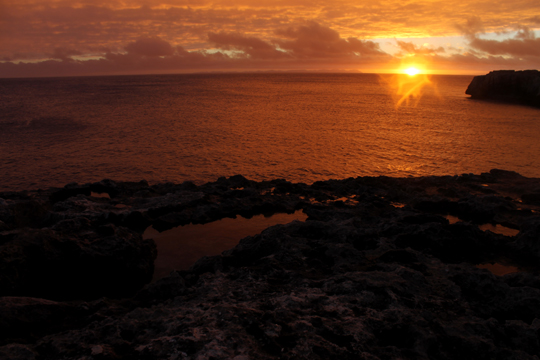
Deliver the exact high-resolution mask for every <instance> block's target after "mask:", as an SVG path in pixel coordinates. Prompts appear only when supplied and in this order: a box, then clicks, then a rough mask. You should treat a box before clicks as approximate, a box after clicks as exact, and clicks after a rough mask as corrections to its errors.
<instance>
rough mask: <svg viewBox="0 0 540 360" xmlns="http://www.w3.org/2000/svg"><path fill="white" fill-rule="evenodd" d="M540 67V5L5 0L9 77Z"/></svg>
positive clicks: (4, 70) (2, 70)
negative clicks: (413, 67) (412, 67)
mask: <svg viewBox="0 0 540 360" xmlns="http://www.w3.org/2000/svg"><path fill="white" fill-rule="evenodd" d="M410 66H415V67H418V68H420V69H421V70H422V71H423V72H425V73H436V74H484V73H487V72H489V71H492V70H499V69H516V70H524V69H539V68H540V1H538V0H480V1H466V0H443V1H440V0H423V1H418V0H384V1H375V0H354V1H353V0H336V1H320V0H286V1H285V0H277V1H273V0H215V1H206V0H0V77H3V78H5V77H35V76H78V75H115V74H159V73H186V72H207V71H347V72H369V73H393V72H401V71H402V70H403V69H404V68H407V67H410Z"/></svg>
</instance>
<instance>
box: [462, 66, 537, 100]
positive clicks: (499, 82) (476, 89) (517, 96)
mask: <svg viewBox="0 0 540 360" xmlns="http://www.w3.org/2000/svg"><path fill="white" fill-rule="evenodd" d="M465 93H466V94H468V95H471V97H472V98H473V99H489V100H497V101H506V102H518V103H524V104H528V105H533V106H536V107H540V72H539V71H538V70H525V71H514V70H499V71H492V72H490V73H489V74H487V75H481V76H475V77H474V78H473V80H472V82H471V83H470V84H469V87H468V88H467V90H466V91H465Z"/></svg>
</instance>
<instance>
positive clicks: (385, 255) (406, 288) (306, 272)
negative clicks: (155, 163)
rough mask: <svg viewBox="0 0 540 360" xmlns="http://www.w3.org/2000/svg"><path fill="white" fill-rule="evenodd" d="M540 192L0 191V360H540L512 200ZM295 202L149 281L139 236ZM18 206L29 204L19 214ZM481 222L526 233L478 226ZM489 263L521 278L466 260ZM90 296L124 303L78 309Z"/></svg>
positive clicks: (317, 187)
mask: <svg viewBox="0 0 540 360" xmlns="http://www.w3.org/2000/svg"><path fill="white" fill-rule="evenodd" d="M538 184H539V181H538V179H529V178H526V177H522V176H520V175H519V174H517V173H514V172H508V171H504V170H492V171H490V172H489V173H484V174H481V175H475V174H463V175H461V176H441V177H436V176H427V177H421V178H402V179H394V178H389V177H376V178H374V177H363V178H356V179H353V178H350V179H344V180H331V181H324V182H317V183H315V184H313V185H306V184H292V183H290V182H288V181H286V180H272V181H263V182H254V181H250V180H248V179H245V178H244V177H241V176H235V177H232V178H229V179H227V178H220V179H218V181H216V182H213V183H208V184H204V185H201V186H196V185H194V184H192V183H183V184H179V185H177V184H172V183H167V184H158V185H153V186H148V184H146V183H144V182H140V183H122V182H112V181H103V182H101V183H100V185H99V186H100V187H98V185H93V184H90V185H85V186H86V187H92V191H98V190H99V191H100V192H107V193H108V194H110V195H111V199H109V198H100V197H91V196H88V195H87V194H86V193H84V191H86V190H84V189H85V186H79V185H75V184H72V185H69V186H68V187H67V188H69V189H71V190H72V192H71V195H69V192H68V191H64V192H63V194H61V195H62V196H60V195H58V194H57V192H58V189H52V190H47V191H42V192H24V193H0V198H1V199H3V200H0V220H1V221H3V222H4V224H5V225H4V230H3V231H0V252H1V254H0V291H2V292H3V294H4V295H8V294H10V295H17V297H4V298H0V332H1V331H2V330H3V332H2V333H1V335H0V340H1V341H2V342H1V343H0V357H2V356H3V357H6V358H10V359H33V358H35V359H66V360H68V359H98V358H102V359H235V360H245V359H265V360H266V359H268V360H269V359H328V358H339V359H397V358H402V359H457V358H475V359H476V358H478V359H538V353H539V352H540V345H539V340H538V339H539V334H540V310H539V309H540V300H539V299H540V276H539V274H540V268H539V266H538V260H539V259H538V257H539V256H540V250H539V249H538V239H539V238H540V237H539V233H540V226H539V225H538V224H540V220H539V219H540V215H539V214H540V206H539V204H537V202H536V201H534V196H532V197H530V196H528V195H527V196H525V198H524V199H523V203H521V202H520V201H519V198H523V196H522V195H523V194H538V192H539V189H538V187H539V185H538ZM488 193H489V194H488ZM53 194H57V195H55V196H52V195H53ZM68 195H69V196H68ZM66 196H68V197H66ZM53 200H54V201H53ZM526 200H527V201H526ZM29 204H30V205H29ZM32 204H33V205H32ZM36 204H38V205H39V206H41V207H42V209H44V210H45V211H40V210H39V207H36V206H34V205H36ZM300 208H301V209H303V211H304V213H305V214H307V215H308V216H309V218H308V220H307V221H305V222H300V221H295V222H292V223H289V224H284V225H277V226H273V227H270V228H268V229H266V230H264V231H262V232H261V233H260V234H257V235H254V236H250V237H246V238H244V239H242V240H241V241H240V243H239V244H238V245H236V246H235V247H233V248H232V249H230V250H227V251H225V252H223V253H222V254H221V255H217V256H211V257H203V258H202V259H200V260H198V261H197V262H196V263H195V264H194V265H193V266H192V267H191V268H190V269H189V270H187V271H181V272H177V271H173V272H171V274H170V275H169V276H167V277H165V278H163V279H160V280H157V281H155V282H153V283H150V284H146V285H144V283H145V282H146V281H149V279H150V276H151V265H152V260H153V256H154V255H155V253H154V251H155V249H154V248H153V245H152V243H151V242H147V241H143V240H142V239H141V233H142V232H143V231H144V229H145V228H146V227H147V226H154V228H156V229H157V228H162V229H164V228H168V227H171V226H177V225H181V224H187V223H206V222H209V221H214V220H217V219H221V218H224V217H235V216H237V215H243V216H246V217H249V216H253V215H256V214H260V213H268V214H272V213H275V212H280V211H285V212H292V211H294V210H296V209H300ZM13 209H29V210H28V211H27V210H24V211H22V210H21V211H19V210H18V212H17V214H18V215H17V217H18V218H19V220H18V222H16V221H14V220H13V219H14V212H13ZM32 209H34V210H32ZM448 214H450V215H453V216H455V217H458V218H459V219H460V220H462V221H460V222H458V223H455V224H450V223H451V222H453V221H454V219H452V218H450V217H448V219H449V220H451V221H449V220H448V219H447V218H445V217H444V216H446V215H448ZM4 219H5V221H4ZM483 221H489V222H493V223H497V224H508V225H511V226H512V227H514V228H519V230H520V233H519V234H518V235H517V236H514V237H507V236H503V235H500V234H496V233H494V232H491V231H481V230H480V229H479V228H478V226H477V225H475V224H476V223H480V222H483ZM18 224H22V225H23V227H20V226H19V225H18ZM499 259H503V260H504V263H509V264H512V265H514V266H516V268H518V269H519V270H520V272H518V273H513V274H507V275H504V276H495V275H493V274H491V273H490V272H489V271H488V270H486V269H480V268H478V267H477V266H476V265H477V264H479V263H482V264H484V263H495V262H497V261H498V260H499ZM143 285H144V286H143ZM141 287H142V289H141ZM135 293H136V294H135ZM134 294H135V296H133V295H134ZM24 295H27V296H43V297H49V298H50V299H72V300H71V301H60V300H58V301H51V300H43V299H35V298H24V297H21V296H24ZM99 296H109V297H112V296H117V297H124V298H114V299H108V298H101V299H96V300H93V301H91V300H85V301H84V302H81V301H80V300H77V299H80V298H83V297H87V298H89V299H93V298H96V297H99ZM132 296H133V297H132ZM125 297H128V298H125Z"/></svg>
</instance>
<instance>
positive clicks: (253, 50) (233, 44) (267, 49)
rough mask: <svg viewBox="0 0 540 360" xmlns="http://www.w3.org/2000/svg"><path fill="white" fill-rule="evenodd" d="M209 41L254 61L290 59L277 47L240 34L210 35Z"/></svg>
mask: <svg viewBox="0 0 540 360" xmlns="http://www.w3.org/2000/svg"><path fill="white" fill-rule="evenodd" d="M208 40H209V41H210V42H211V43H213V44H215V45H216V46H217V47H218V48H220V49H223V50H238V51H241V52H242V53H243V54H245V55H247V56H249V57H251V58H253V59H278V58H285V57H288V55H287V54H286V53H284V52H283V51H279V50H277V49H276V47H275V46H273V45H271V44H269V43H267V42H265V41H263V40H261V39H258V38H255V37H248V36H244V35H241V34H238V33H225V32H220V33H209V34H208Z"/></svg>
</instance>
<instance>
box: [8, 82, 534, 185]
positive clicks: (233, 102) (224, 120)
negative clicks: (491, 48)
mask: <svg viewBox="0 0 540 360" xmlns="http://www.w3.org/2000/svg"><path fill="white" fill-rule="evenodd" d="M471 79H472V77H471V76H433V77H431V78H430V80H431V85H427V86H424V87H420V88H421V92H420V95H422V96H421V97H414V98H410V99H409V98H405V100H406V101H403V102H402V103H401V104H400V106H396V104H397V103H398V102H399V98H400V95H398V92H400V90H401V93H403V92H404V89H405V90H406V86H405V88H403V87H402V88H401V89H400V87H399V86H398V83H397V78H393V77H391V76H384V77H381V76H378V75H372V74H354V75H353V74H197V75H159V76H122V77H86V78H56V79H0V134H1V136H0V139H1V140H0V174H1V176H0V179H1V182H0V190H22V189H37V188H47V187H50V186H63V185H65V184H66V183H69V182H79V183H85V182H93V181H99V180H101V179H104V178H110V179H114V180H119V181H123V180H129V181H139V180H141V179H146V180H148V181H149V182H150V183H158V182H165V181H173V182H182V181H185V180H192V181H195V182H196V183H202V182H206V181H214V180H216V179H217V178H218V177H220V176H231V175H235V174H242V175H244V176H246V177H247V178H249V179H253V180H263V179H274V178H286V179H288V180H290V181H293V182H306V183H311V182H313V181H316V180H324V179H330V178H347V177H351V176H364V175H369V176H377V175H388V176H410V175H413V176H418V175H443V174H461V173H468V172H474V173H480V172H485V171H488V170H490V169H492V168H502V169H507V170H514V171H517V172H519V173H521V174H523V175H526V176H535V177H540V161H538V160H537V159H538V156H539V155H540V141H538V139H539V138H540V110H539V109H535V108H531V107H526V106H518V105H505V104H496V103H490V102H483V101H475V100H470V99H469V98H468V96H467V95H465V89H466V88H467V86H468V84H469V82H470V81H471ZM416 95H419V94H418V93H417V94H416Z"/></svg>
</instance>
